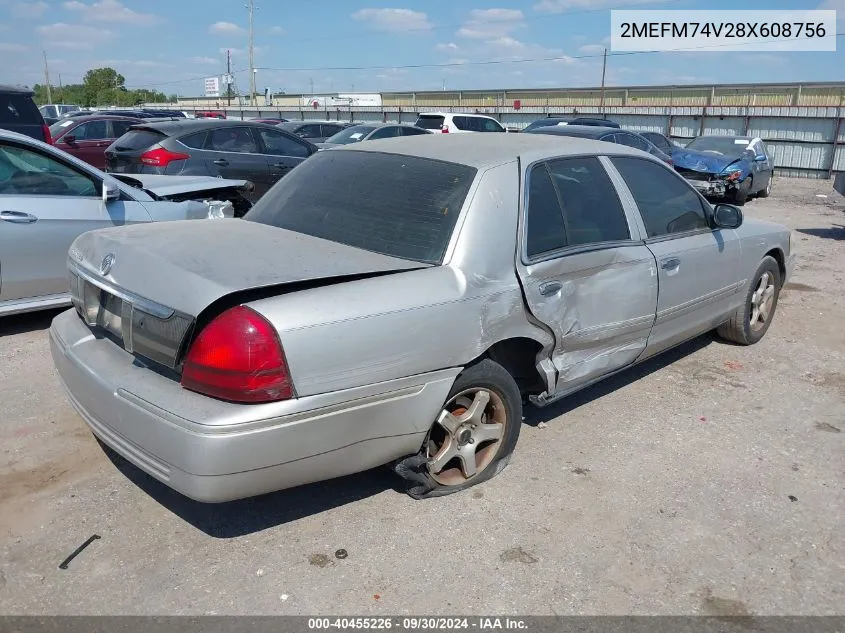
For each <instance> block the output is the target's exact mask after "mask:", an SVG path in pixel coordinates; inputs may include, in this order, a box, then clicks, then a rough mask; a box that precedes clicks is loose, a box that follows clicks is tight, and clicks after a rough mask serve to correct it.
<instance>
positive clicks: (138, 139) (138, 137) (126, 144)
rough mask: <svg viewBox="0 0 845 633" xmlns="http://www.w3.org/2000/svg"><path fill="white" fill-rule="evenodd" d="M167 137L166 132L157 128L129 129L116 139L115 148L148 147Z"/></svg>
mask: <svg viewBox="0 0 845 633" xmlns="http://www.w3.org/2000/svg"><path fill="white" fill-rule="evenodd" d="M166 138H167V135H166V134H162V133H161V132H159V131H157V130H129V131H128V132H127V133H126V134H124V135H123V136H121V137H120V138H119V139H118V140H117V141H115V146H114V148H115V149H118V150H133V149H135V150H137V149H147V148H148V147H152V146H153V145H155V144H156V143H159V142H161V141H163V140H164V139H166Z"/></svg>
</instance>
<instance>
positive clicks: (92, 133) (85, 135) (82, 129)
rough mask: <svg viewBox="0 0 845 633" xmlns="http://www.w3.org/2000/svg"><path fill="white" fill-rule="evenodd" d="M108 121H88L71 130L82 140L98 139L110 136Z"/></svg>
mask: <svg viewBox="0 0 845 633" xmlns="http://www.w3.org/2000/svg"><path fill="white" fill-rule="evenodd" d="M107 127H108V123H107V122H106V121H88V122H87V123H83V124H82V125H79V126H77V127H76V129H75V130H73V131H72V132H71V135H72V136H75V137H76V138H77V140H80V141H97V140H100V139H104V138H108V130H107Z"/></svg>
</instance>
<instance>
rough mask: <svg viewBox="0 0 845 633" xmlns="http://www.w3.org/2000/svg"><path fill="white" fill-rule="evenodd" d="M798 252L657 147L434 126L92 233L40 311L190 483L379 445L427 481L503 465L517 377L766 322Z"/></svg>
mask: <svg viewBox="0 0 845 633" xmlns="http://www.w3.org/2000/svg"><path fill="white" fill-rule="evenodd" d="M792 265H793V255H792V253H791V249H790V234H789V231H787V229H785V228H784V227H782V226H780V225H776V224H769V223H765V222H760V221H755V220H749V219H744V218H743V215H742V212H741V211H740V210H739V209H738V208H736V207H734V206H731V205H717V206H715V207H712V206H711V205H710V204H708V203H707V202H706V201H705V200H704V199H703V198H702V197H701V196H700V195H699V194H698V193H697V192H696V191H695V190H694V189H693V188H692V187H691V186H690V185H689V184H688V183H687V182H686V181H685V180H684V179H683V178H681V177H680V176H679V175H678V174H676V173H675V172H674V171H673V170H672V169H671V168H669V167H667V166H665V165H664V164H662V163H661V162H660V161H658V160H657V159H655V158H653V157H651V156H649V155H648V154H646V153H645V152H641V151H639V150H635V149H632V148H628V147H625V146H621V145H614V144H610V143H602V142H597V141H592V140H586V139H578V138H565V139H561V138H553V137H548V136H542V135H528V134H525V135H523V134H519V135H516V134H513V135H511V134H508V135H505V134H501V135H500V134H490V135H484V134H459V135H458V134H456V135H450V136H442V137H441V136H429V135H425V136H419V137H416V138H410V139H390V140H384V141H372V142H368V143H362V144H359V145H355V146H352V147H349V148H341V149H337V150H334V151H331V152H321V153H319V154H316V155H314V156H313V157H311V158H309V159H308V160H307V161H305V162H304V163H303V164H302V165H301V166H300V167H298V168H297V169H296V170H295V171H294V172H292V173H291V175H290V176H288V177H286V178H284V179H283V180H282V181H280V182H279V183H278V184H277V185H275V186H274V187H273V188H272V189H271V190H270V192H269V193H267V195H265V196H264V197H263V198H262V200H261V201H260V202H259V203H258V204H257V205H256V206H255V207H254V208H253V209H252V211H250V212H249V213H248V214H247V215H246V217H245V219H244V220H242V221H238V220H221V221H218V222H207V223H199V226H192V225H189V224H188V223H181V222H175V223H170V224H168V225H167V226H160V225H154V224H150V225H145V226H133V227H123V228H112V229H104V230H100V231H94V232H91V233H87V234H85V235H83V236H81V237H80V238H78V239H77V240H76V241H75V242H74V244H73V246H72V248H71V250H70V257H69V267H70V274H71V279H72V290H73V297H74V305H75V309H74V310H69V311H67V312H65V313H63V314H61V315H59V316H58V317H56V319H55V320H54V321H53V324H52V327H51V329H50V336H51V342H52V352H53V358H54V361H55V364H56V367H57V368H58V372H59V375H60V376H61V378H62V380H63V381H64V383H65V385H66V386H67V390H68V393H69V394H70V399H71V402H72V403H73V405H74V407H75V408H76V410H77V411H78V412H79V413H80V415H81V416H82V418H83V419H84V420H85V422H86V423H87V424H88V426H89V427H90V428H91V430H92V431H93V432H94V434H95V435H96V436H97V437H98V438H100V439H101V440H102V441H103V442H104V443H105V444H107V445H108V446H110V447H111V448H113V449H114V450H115V451H117V452H118V453H120V454H121V455H123V456H124V457H125V458H126V459H128V460H129V461H130V462H132V463H133V464H135V465H136V466H137V467H139V468H140V469H142V470H144V471H145V472H147V473H149V474H150V475H152V476H153V477H155V478H156V479H159V480H161V481H163V482H164V483H166V484H167V485H168V486H171V487H172V488H174V489H176V490H178V491H180V492H182V493H184V494H185V495H187V496H189V497H192V498H193V499H197V500H201V501H209V502H219V501H226V500H230V499H237V498H241V497H247V496H251V495H257V494H260V493H265V492H269V491H274V490H279V489H282V488H287V487H291V486H296V485H299V484H304V483H307V482H313V481H317V480H323V479H329V478H332V477H337V476H340V475H346V474H349V473H353V472H356V471H361V470H365V469H368V468H372V467H374V466H378V465H380V464H387V463H392V464H393V466H394V470H395V471H396V472H397V473H398V474H399V475H400V476H402V477H404V478H405V480H407V482H408V492H409V494H411V495H412V496H414V497H417V498H420V497H430V496H437V495H442V494H447V493H450V492H455V491H458V490H462V489H464V488H467V487H469V486H472V485H474V484H477V483H479V482H482V481H485V480H487V479H489V478H490V477H492V476H493V475H495V474H497V473H499V472H500V471H501V470H502V469H503V468H504V466H505V465H506V464H507V462H508V459H509V458H510V455H511V453H512V451H513V450H514V447H515V446H516V442H517V438H518V436H519V430H520V424H521V419H522V406H523V400H524V399H525V400H530V401H531V402H533V403H534V404H535V405H539V406H542V405H545V404H547V403H549V402H552V401H555V400H557V399H559V398H562V397H565V396H566V395H568V394H571V393H573V392H574V391H577V390H579V389H582V388H584V387H586V386H587V385H590V384H592V383H594V382H596V381H598V380H600V379H602V378H604V377H606V376H608V375H610V374H613V373H615V372H617V371H620V370H622V369H625V368H627V367H630V366H632V365H634V364H635V363H638V362H641V361H642V360H644V359H646V358H649V357H651V356H654V355H655V354H658V353H660V352H663V351H665V350H667V349H669V348H671V347H673V346H676V345H678V344H679V343H682V342H684V341H686V340H688V339H690V338H692V337H695V336H697V335H699V334H703V333H705V332H707V331H708V330H712V329H714V328H716V329H717V330H718V332H719V333H720V334H721V335H722V336H723V337H724V338H727V339H729V340H731V341H734V342H737V343H740V344H746V345H747V344H752V343H755V342H757V341H759V340H760V339H761V338H762V337H763V335H764V334H765V333H766V331H767V329H768V328H769V325H770V324H771V322H772V319H773V317H774V313H775V308H776V306H777V301H778V294H779V292H780V290H781V288H782V287H783V284H784V283H785V281H786V279H787V277H788V276H789V274H790V270H791V268H792ZM658 289H659V292H658ZM92 333H93V334H95V335H94V336H92Z"/></svg>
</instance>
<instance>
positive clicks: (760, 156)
mask: <svg viewBox="0 0 845 633" xmlns="http://www.w3.org/2000/svg"><path fill="white" fill-rule="evenodd" d="M767 160H769V159H768V158H767V157H766V155H765V154H758V155H757V156H755V157H754V162H756V163H764V162H766V161H767Z"/></svg>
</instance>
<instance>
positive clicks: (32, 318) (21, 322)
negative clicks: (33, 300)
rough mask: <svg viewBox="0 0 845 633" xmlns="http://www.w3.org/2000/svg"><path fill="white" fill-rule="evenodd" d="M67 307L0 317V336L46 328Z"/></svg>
mask: <svg viewBox="0 0 845 633" xmlns="http://www.w3.org/2000/svg"><path fill="white" fill-rule="evenodd" d="M65 310H67V308H59V309H54V310H39V311H38V312H27V313H25V314H13V315H12V316H7V317H0V336H12V335H14V334H23V333H25V332H35V331H37V330H46V329H48V328H49V327H50V323H52V322H53V319H54V318H55V317H56V315H58V314H59V313H60V312H64V311H65Z"/></svg>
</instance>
